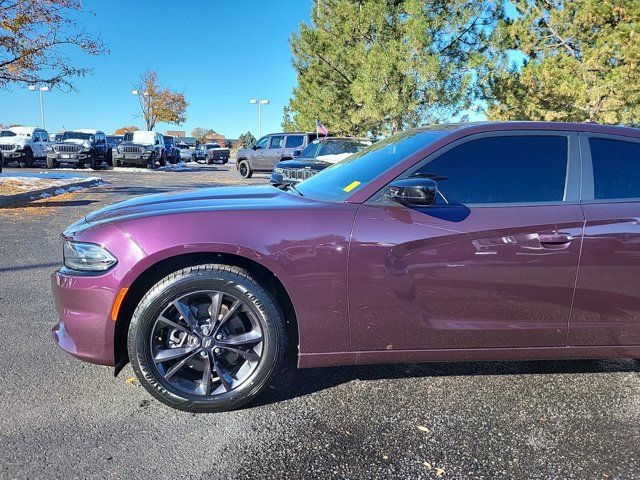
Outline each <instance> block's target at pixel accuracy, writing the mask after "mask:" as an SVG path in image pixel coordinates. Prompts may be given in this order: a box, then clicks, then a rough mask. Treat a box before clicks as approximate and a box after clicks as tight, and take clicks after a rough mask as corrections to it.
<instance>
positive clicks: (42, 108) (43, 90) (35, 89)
mask: <svg viewBox="0 0 640 480" xmlns="http://www.w3.org/2000/svg"><path fill="white" fill-rule="evenodd" d="M29 90H31V91H32V92H35V91H38V92H39V93H40V121H41V123H42V128H43V129H44V130H46V128H47V127H46V126H45V123H44V99H43V98H42V92H48V91H49V90H51V89H50V88H49V87H36V86H35V85H29Z"/></svg>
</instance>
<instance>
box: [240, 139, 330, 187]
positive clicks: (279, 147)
mask: <svg viewBox="0 0 640 480" xmlns="http://www.w3.org/2000/svg"><path fill="white" fill-rule="evenodd" d="M317 137H318V134H317V133H315V132H312V133H309V132H288V133H270V134H269V135H266V136H264V137H262V138H261V139H260V140H258V141H257V142H256V144H255V145H254V146H253V147H252V148H242V149H240V150H238V154H237V161H236V168H237V169H238V172H239V173H240V175H241V176H242V177H244V178H251V176H252V175H253V173H254V172H265V173H266V172H269V173H270V172H271V171H272V170H273V167H274V166H275V164H276V163H278V162H280V161H282V160H290V159H292V158H294V157H295V156H296V155H298V154H300V152H301V151H302V150H304V149H305V148H306V146H307V145H309V143H311V142H313V141H314V140H315V139H316V138H317Z"/></svg>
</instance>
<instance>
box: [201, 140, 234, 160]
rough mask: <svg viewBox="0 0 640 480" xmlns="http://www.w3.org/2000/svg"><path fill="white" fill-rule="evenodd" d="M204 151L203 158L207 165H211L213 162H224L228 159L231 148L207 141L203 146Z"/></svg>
mask: <svg viewBox="0 0 640 480" xmlns="http://www.w3.org/2000/svg"><path fill="white" fill-rule="evenodd" d="M204 151H205V154H204V156H205V160H206V161H207V164H208V165H212V164H214V163H222V164H225V163H227V162H228V161H229V157H230V156H231V150H229V149H228V148H226V147H221V146H220V144H219V143H207V144H206V145H205V146H204Z"/></svg>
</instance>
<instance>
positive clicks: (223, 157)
mask: <svg viewBox="0 0 640 480" xmlns="http://www.w3.org/2000/svg"><path fill="white" fill-rule="evenodd" d="M207 158H208V159H209V160H213V161H214V162H215V161H216V160H219V161H221V162H228V161H229V154H228V153H209V154H207Z"/></svg>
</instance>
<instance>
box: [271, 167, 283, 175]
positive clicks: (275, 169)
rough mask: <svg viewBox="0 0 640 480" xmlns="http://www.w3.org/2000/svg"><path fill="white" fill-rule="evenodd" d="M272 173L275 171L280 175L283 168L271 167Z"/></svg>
mask: <svg viewBox="0 0 640 480" xmlns="http://www.w3.org/2000/svg"><path fill="white" fill-rule="evenodd" d="M273 173H277V174H278V175H282V174H283V173H284V168H280V167H276V168H274V169H273Z"/></svg>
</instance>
